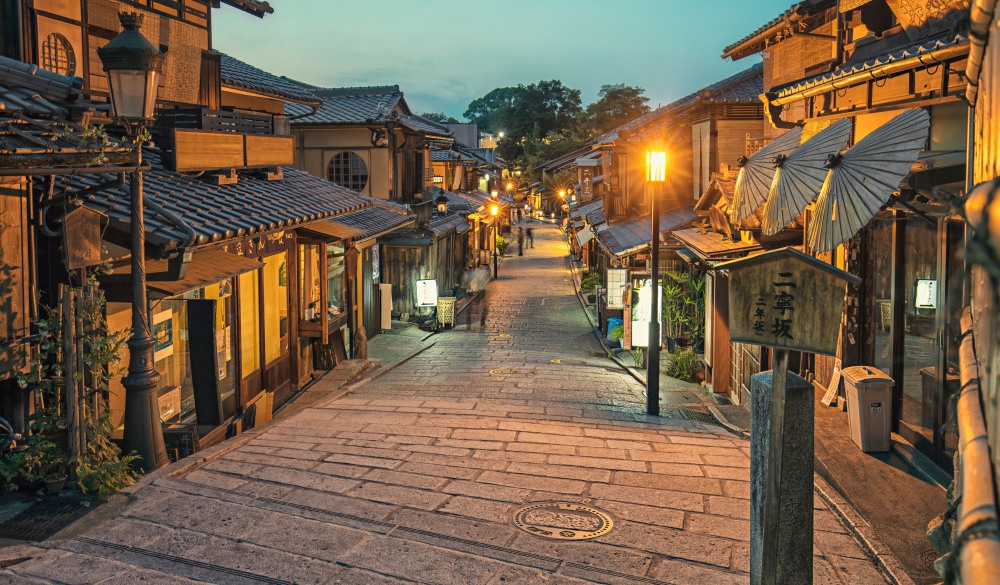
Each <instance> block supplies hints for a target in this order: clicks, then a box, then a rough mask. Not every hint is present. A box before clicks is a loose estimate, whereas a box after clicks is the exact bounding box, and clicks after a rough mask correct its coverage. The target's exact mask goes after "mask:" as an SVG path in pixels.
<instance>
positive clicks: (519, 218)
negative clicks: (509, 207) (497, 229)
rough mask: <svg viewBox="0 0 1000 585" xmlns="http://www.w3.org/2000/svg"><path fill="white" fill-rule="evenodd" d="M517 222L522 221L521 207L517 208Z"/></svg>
mask: <svg viewBox="0 0 1000 585" xmlns="http://www.w3.org/2000/svg"><path fill="white" fill-rule="evenodd" d="M517 223H521V208H520V207H518V208H517Z"/></svg>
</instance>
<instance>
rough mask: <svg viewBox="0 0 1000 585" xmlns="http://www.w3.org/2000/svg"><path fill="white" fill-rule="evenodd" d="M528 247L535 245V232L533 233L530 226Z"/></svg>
mask: <svg viewBox="0 0 1000 585" xmlns="http://www.w3.org/2000/svg"><path fill="white" fill-rule="evenodd" d="M528 247H529V248H534V247H535V234H534V233H532V231H531V228H530V227H529V228H528Z"/></svg>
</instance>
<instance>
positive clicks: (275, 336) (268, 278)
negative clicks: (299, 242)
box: [263, 252, 288, 364]
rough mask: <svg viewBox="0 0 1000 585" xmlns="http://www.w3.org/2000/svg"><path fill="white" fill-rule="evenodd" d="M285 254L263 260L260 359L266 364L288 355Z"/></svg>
mask: <svg viewBox="0 0 1000 585" xmlns="http://www.w3.org/2000/svg"><path fill="white" fill-rule="evenodd" d="M287 258H288V255H287V253H285V252H282V253H280V254H274V255H271V256H267V257H265V258H264V268H263V279H264V280H263V289H264V334H265V335H264V359H265V363H266V364H270V363H271V362H273V361H274V360H276V359H278V358H279V357H281V356H283V355H284V354H286V353H288V265H287V262H286V260H287Z"/></svg>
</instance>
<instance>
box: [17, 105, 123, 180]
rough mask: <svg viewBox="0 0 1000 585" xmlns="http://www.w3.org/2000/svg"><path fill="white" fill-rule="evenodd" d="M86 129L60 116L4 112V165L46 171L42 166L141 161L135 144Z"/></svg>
mask: <svg viewBox="0 0 1000 585" xmlns="http://www.w3.org/2000/svg"><path fill="white" fill-rule="evenodd" d="M0 114H2V112H0ZM86 132H87V129H86V128H84V127H82V126H79V125H77V124H75V123H73V122H70V121H68V120H62V119H59V118H55V119H41V118H31V117H28V116H23V115H21V114H20V113H15V115H14V117H12V118H8V117H6V116H3V115H0V168H5V169H23V170H24V171H25V174H29V173H30V172H34V173H35V174H45V172H44V171H43V170H41V169H51V168H54V167H60V168H66V167H79V168H80V170H81V172H86V168H87V167H91V168H93V167H97V166H100V167H110V166H112V165H130V166H131V167H135V165H136V164H137V163H138V160H139V159H138V155H137V153H136V151H135V149H134V148H133V147H132V145H131V144H127V143H124V142H122V141H120V140H117V139H115V138H113V137H108V139H107V141H106V142H104V141H96V140H94V139H93V138H91V137H87V136H86ZM29 169H30V171H29ZM122 170H123V171H125V170H129V168H122Z"/></svg>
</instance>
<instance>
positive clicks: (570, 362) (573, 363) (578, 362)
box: [549, 358, 590, 366]
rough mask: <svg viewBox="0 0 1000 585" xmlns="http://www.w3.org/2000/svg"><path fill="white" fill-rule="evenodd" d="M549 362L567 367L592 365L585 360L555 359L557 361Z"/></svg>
mask: <svg viewBox="0 0 1000 585" xmlns="http://www.w3.org/2000/svg"><path fill="white" fill-rule="evenodd" d="M549 362H551V363H553V364H563V365H567V366H587V365H590V364H588V363H587V362H585V361H583V360H574V359H566V358H555V359H552V360H549Z"/></svg>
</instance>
